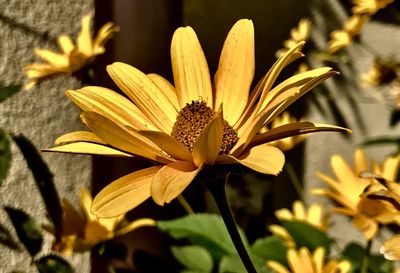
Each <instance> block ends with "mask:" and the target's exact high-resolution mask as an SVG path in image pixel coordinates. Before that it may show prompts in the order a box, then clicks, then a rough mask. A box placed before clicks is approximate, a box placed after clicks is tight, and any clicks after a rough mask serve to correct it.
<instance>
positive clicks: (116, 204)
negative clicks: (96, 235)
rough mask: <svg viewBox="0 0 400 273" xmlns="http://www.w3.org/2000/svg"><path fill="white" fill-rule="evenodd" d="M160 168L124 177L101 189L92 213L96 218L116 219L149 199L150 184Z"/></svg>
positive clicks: (95, 199)
mask: <svg viewBox="0 0 400 273" xmlns="http://www.w3.org/2000/svg"><path fill="white" fill-rule="evenodd" d="M160 168H161V166H154V167H150V168H147V169H143V170H140V171H136V172H133V173H130V174H128V175H125V176H123V177H121V178H119V179H117V180H115V181H114V182H112V183H111V184H109V185H108V186H106V187H105V188H104V189H102V190H101V191H100V192H99V193H98V194H97V195H96V197H95V198H94V200H93V204H92V213H93V214H94V215H96V216H97V217H102V218H103V217H104V218H110V217H116V216H118V215H121V214H124V213H126V212H127V211H129V210H131V209H133V208H135V207H137V206H138V205H140V204H141V203H143V202H144V201H145V200H146V199H147V198H149V197H150V184H151V181H152V179H153V176H154V175H155V174H156V172H157V171H158V170H160Z"/></svg>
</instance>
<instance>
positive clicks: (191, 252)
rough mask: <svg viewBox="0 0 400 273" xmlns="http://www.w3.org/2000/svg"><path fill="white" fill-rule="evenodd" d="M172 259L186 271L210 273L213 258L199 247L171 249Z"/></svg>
mask: <svg viewBox="0 0 400 273" xmlns="http://www.w3.org/2000/svg"><path fill="white" fill-rule="evenodd" d="M171 250H172V254H173V255H174V257H175V258H176V259H177V260H178V261H179V262H180V263H181V264H182V265H184V266H185V269H186V271H187V270H189V271H193V272H201V273H211V272H212V270H213V266H214V264H213V258H212V257H211V254H210V253H209V252H208V251H207V250H206V249H205V248H203V247H200V246H182V247H172V248H171Z"/></svg>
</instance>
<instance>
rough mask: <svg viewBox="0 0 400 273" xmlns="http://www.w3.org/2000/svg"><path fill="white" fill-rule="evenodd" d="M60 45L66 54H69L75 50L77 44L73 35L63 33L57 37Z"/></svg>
mask: <svg viewBox="0 0 400 273" xmlns="http://www.w3.org/2000/svg"><path fill="white" fill-rule="evenodd" d="M57 42H58V46H59V47H60V48H61V49H62V51H63V52H64V54H65V55H69V54H70V53H71V51H72V50H74V48H75V46H74V43H73V42H72V40H71V37H69V36H68V35H61V36H60V37H58V39H57Z"/></svg>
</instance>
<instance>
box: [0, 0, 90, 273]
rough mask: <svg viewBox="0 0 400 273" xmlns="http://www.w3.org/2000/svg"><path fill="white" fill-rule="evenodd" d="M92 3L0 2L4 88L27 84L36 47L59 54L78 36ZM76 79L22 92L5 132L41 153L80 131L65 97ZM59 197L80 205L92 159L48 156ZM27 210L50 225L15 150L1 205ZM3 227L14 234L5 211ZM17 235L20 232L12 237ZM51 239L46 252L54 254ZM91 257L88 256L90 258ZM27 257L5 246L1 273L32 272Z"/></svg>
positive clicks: (3, 118) (0, 218) (8, 110)
mask: <svg viewBox="0 0 400 273" xmlns="http://www.w3.org/2000/svg"><path fill="white" fill-rule="evenodd" d="M92 2H93V1H91V0H84V1H77V0H63V1H57V0H34V1H33V0H1V1H0V11H1V12H0V40H1V43H0V81H1V82H4V83H5V84H10V83H19V82H21V81H22V80H23V77H22V74H21V67H22V66H23V65H24V64H27V63H29V62H32V61H33V60H34V59H35V58H34V56H33V49H34V48H36V47H43V48H53V49H56V47H55V44H54V43H53V42H52V41H51V40H54V39H55V38H56V37H57V36H58V35H59V34H61V33H70V34H73V35H76V34H77V32H78V31H79V28H80V18H81V17H82V16H83V15H84V14H86V13H87V12H89V11H93V3H92ZM79 86H80V82H79V81H78V80H77V79H74V78H71V77H66V76H61V77H57V78H54V79H52V80H49V81H46V82H43V83H42V84H40V85H39V86H37V87H36V88H34V89H32V90H30V91H27V92H20V93H18V94H16V95H15V96H13V97H11V98H10V99H8V100H7V101H6V102H4V103H2V104H0V127H1V128H4V129H7V130H8V131H10V132H13V133H16V134H18V133H22V134H24V135H25V136H27V137H28V138H29V139H30V140H32V142H33V143H34V144H35V145H36V146H37V147H38V148H46V147H50V146H51V145H52V143H53V141H54V139H55V138H56V137H57V136H59V135H61V134H63V133H66V132H69V131H72V130H77V129H81V123H80V122H79V120H78V111H77V109H76V107H75V106H73V105H72V103H71V102H69V100H68V99H67V98H66V97H65V95H64V91H65V90H66V89H67V88H77V87H79ZM44 158H45V160H46V162H47V163H48V165H49V167H50V169H51V171H52V172H53V173H54V178H55V184H56V187H57V189H58V191H59V193H60V196H62V197H67V198H69V199H72V200H73V201H77V200H76V196H77V193H78V189H79V188H80V187H81V186H82V185H88V184H89V183H90V179H91V161H90V158H89V157H84V156H69V155H61V154H44ZM5 205H8V206H12V207H16V208H20V209H23V210H24V211H26V212H28V213H29V214H31V215H33V216H34V217H35V218H36V219H38V220H39V221H41V222H45V209H44V206H43V204H42V202H41V199H40V197H39V193H38V191H37V189H36V187H35V184H34V180H33V177H32V175H31V173H30V172H29V170H28V168H27V166H26V164H25V162H24V159H23V157H22V156H21V154H20V153H19V151H18V150H17V148H16V147H15V145H14V146H13V161H12V166H11V170H10V172H9V175H8V177H7V179H6V181H5V182H4V183H3V185H2V186H0V206H5ZM0 222H1V224H3V225H4V226H5V227H7V228H8V229H9V230H13V229H12V227H11V224H10V222H9V220H8V218H7V216H6V214H5V213H4V211H3V210H0ZM13 235H14V236H15V233H14V232H13ZM49 239H50V238H49V236H47V237H46V245H45V248H46V249H50V241H49ZM87 258H88V256H87V257H86V259H87ZM82 259H83V257H80V256H78V257H76V258H75V261H74V264H75V265H76V264H80V267H79V270H77V272H83V273H84V272H88V267H89V263H82ZM29 264H30V259H29V256H28V255H27V254H26V252H21V253H15V252H11V251H10V250H9V249H7V248H5V247H4V246H2V245H0V272H11V271H13V270H21V271H24V272H36V269H33V268H30V269H28V268H29Z"/></svg>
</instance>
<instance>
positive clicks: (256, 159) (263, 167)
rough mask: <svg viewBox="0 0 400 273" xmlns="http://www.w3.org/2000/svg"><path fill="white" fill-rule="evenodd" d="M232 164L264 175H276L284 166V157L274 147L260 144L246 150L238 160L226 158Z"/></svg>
mask: <svg viewBox="0 0 400 273" xmlns="http://www.w3.org/2000/svg"><path fill="white" fill-rule="evenodd" d="M228 157H229V158H231V159H232V160H233V161H234V162H236V163H240V164H242V165H244V166H246V167H248V168H250V169H253V170H255V171H257V172H260V173H264V174H272V175H278V174H279V172H281V171H282V168H283V165H284V164H285V155H284V154H283V153H282V151H281V150H279V149H278V148H276V147H273V146H270V145H267V144H262V145H258V146H255V147H253V148H251V149H248V150H247V151H246V152H244V153H243V154H241V155H240V156H239V157H238V158H235V157H233V156H230V155H229V156H228Z"/></svg>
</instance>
